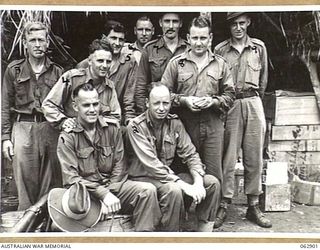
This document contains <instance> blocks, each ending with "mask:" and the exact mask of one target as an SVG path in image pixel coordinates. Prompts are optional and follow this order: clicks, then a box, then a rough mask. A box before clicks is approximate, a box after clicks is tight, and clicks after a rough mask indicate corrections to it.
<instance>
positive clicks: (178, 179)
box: [128, 83, 220, 232]
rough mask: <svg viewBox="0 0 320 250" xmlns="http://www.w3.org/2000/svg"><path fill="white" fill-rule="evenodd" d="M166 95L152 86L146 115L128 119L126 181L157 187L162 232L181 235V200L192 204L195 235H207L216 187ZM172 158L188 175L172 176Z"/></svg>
mask: <svg viewBox="0 0 320 250" xmlns="http://www.w3.org/2000/svg"><path fill="white" fill-rule="evenodd" d="M170 107H171V101H170V93H169V90H168V88H167V87H166V86H164V85H162V84H161V83H155V85H154V87H153V88H152V89H151V92H150V95H149V99H148V102H147V108H148V109H147V110H146V111H145V112H144V113H143V114H141V115H140V116H138V117H136V118H134V119H133V120H131V122H130V123H129V125H128V136H129V139H130V142H131V145H132V147H133V149H134V152H135V154H134V156H133V159H132V164H131V166H130V168H129V178H130V179H132V180H138V181H144V182H150V183H152V184H153V185H155V186H156V188H157V192H158V199H159V204H160V208H161V211H162V219H161V225H162V230H163V231H179V229H180V223H181V219H182V216H183V214H184V211H185V205H184V198H187V199H189V200H190V199H191V200H192V201H193V202H194V203H195V204H196V215H197V218H198V222H199V224H198V228H197V230H198V231H202V232H211V231H212V230H213V222H214V220H215V214H216V209H217V202H218V200H219V195H220V183H219V180H218V179H217V178H215V177H214V176H212V175H208V174H205V171H204V166H203V164H202V162H201V160H200V157H199V154H198V153H197V152H196V149H195V147H194V145H193V144H192V142H191V140H190V137H189V135H188V134H187V132H186V130H185V129H184V126H183V124H182V122H181V121H180V120H179V118H178V117H177V116H176V115H170V114H169V110H170ZM175 154H177V155H178V157H179V158H181V160H182V161H183V162H184V163H185V164H186V165H187V168H186V171H185V172H186V173H181V174H177V173H175V172H174V171H173V169H174V167H175V166H173V164H172V163H173V159H174V156H175Z"/></svg>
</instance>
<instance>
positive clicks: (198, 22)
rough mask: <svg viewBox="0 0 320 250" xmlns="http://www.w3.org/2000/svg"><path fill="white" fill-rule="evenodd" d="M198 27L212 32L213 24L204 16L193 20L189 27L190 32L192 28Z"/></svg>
mask: <svg viewBox="0 0 320 250" xmlns="http://www.w3.org/2000/svg"><path fill="white" fill-rule="evenodd" d="M192 26H194V27H198V28H206V27H208V28H209V32H211V22H210V20H209V19H208V18H206V17H204V16H198V17H195V18H193V19H192V21H191V23H190V25H189V32H190V29H191V27H192Z"/></svg>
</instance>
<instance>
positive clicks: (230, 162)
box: [215, 12, 272, 228]
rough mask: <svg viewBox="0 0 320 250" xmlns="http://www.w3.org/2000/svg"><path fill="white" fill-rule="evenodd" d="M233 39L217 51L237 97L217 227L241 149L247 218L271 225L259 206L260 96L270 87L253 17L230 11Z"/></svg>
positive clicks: (231, 115) (262, 119)
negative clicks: (251, 33)
mask: <svg viewBox="0 0 320 250" xmlns="http://www.w3.org/2000/svg"><path fill="white" fill-rule="evenodd" d="M227 21H228V22H229V27H230V32H231V38H230V39H228V40H226V41H223V42H222V43H220V44H218V45H217V46H216V48H215V51H216V53H217V54H219V55H221V56H223V57H224V58H225V59H226V60H227V62H228V63H229V65H230V67H231V69H232V76H233V79H234V82H235V90H236V100H235V102H234V106H233V107H232V108H231V109H230V110H229V112H228V116H227V120H226V126H225V155H224V159H223V175H224V176H223V185H222V196H223V197H222V200H221V204H220V208H219V211H218V214H217V220H216V223H215V227H220V226H221V225H222V223H223V222H224V220H225V219H226V216H227V214H226V210H227V205H228V204H229V203H231V199H232V196H233V193H234V168H235V164H236V161H237V157H238V155H239V151H240V148H242V152H243V165H244V178H245V193H246V195H247V198H248V205H249V207H248V210H247V214H246V218H247V219H248V220H250V221H252V222H254V223H256V224H258V225H259V226H261V227H267V228H268V227H271V226H272V224H271V222H270V221H269V220H268V219H267V218H265V216H264V214H263V213H262V212H261V211H260V209H259V204H258V203H259V199H258V198H259V195H260V193H261V171H262V164H263V161H262V151H263V142H264V135H265V116H264V111H263V106H262V101H261V98H262V97H263V94H264V91H265V89H266V86H267V80H268V59H267V50H266V47H265V45H264V43H263V42H262V41H261V40H259V39H256V38H251V37H249V36H248V35H247V28H248V27H249V25H250V24H251V19H250V17H249V16H248V14H246V13H244V12H229V13H228V14H227Z"/></svg>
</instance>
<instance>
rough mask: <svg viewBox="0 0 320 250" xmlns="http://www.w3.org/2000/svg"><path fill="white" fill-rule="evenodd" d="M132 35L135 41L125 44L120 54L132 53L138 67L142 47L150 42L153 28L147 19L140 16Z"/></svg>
mask: <svg viewBox="0 0 320 250" xmlns="http://www.w3.org/2000/svg"><path fill="white" fill-rule="evenodd" d="M134 34H135V35H136V37H137V40H136V41H135V42H134V43H132V44H131V43H129V44H128V43H127V44H125V45H124V47H123V49H122V52H126V51H125V50H129V51H128V52H127V53H132V55H133V56H134V58H135V59H136V62H137V64H138V65H139V62H140V58H141V53H142V50H143V48H144V46H145V45H146V44H147V43H148V42H150V40H151V38H152V36H153V34H154V27H153V24H152V22H151V20H150V18H149V17H147V16H142V17H139V18H138V20H137V22H136V26H135V27H134Z"/></svg>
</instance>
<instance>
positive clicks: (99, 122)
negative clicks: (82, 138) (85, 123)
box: [72, 115, 109, 133]
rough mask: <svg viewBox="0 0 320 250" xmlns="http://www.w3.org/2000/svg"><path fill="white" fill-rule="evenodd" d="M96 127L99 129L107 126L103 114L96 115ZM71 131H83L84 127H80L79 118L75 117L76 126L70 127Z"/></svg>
mask: <svg viewBox="0 0 320 250" xmlns="http://www.w3.org/2000/svg"><path fill="white" fill-rule="evenodd" d="M97 125H98V126H97V129H98V130H99V129H100V128H104V127H108V126H109V125H108V123H107V122H106V121H104V119H103V116H100V115H99V117H98V120H97ZM72 131H73V132H75V133H81V132H83V131H84V128H83V127H82V125H81V124H80V122H79V120H78V119H77V123H76V126H75V127H74V128H73V129H72Z"/></svg>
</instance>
